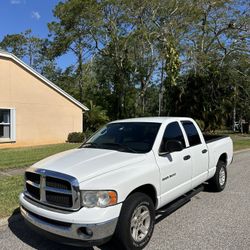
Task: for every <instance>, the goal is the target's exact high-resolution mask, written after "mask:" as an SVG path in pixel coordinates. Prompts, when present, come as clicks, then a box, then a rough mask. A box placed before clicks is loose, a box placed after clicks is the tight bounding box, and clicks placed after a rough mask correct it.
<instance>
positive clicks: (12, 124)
mask: <svg viewBox="0 0 250 250" xmlns="http://www.w3.org/2000/svg"><path fill="white" fill-rule="evenodd" d="M0 109H7V110H10V122H9V123H8V125H10V138H0V143H4V142H15V141H16V109H15V108H9V107H0ZM6 124H7V123H1V125H6Z"/></svg>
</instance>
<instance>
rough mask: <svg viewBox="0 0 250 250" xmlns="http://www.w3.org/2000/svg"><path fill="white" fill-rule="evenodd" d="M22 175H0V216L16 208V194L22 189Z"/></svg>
mask: <svg viewBox="0 0 250 250" xmlns="http://www.w3.org/2000/svg"><path fill="white" fill-rule="evenodd" d="M23 185H24V182H23V176H20V175H18V176H12V177H0V218H3V217H6V216H9V215H11V214H12V213H13V211H14V210H15V209H16V208H18V195H19V194H20V193H21V192H22V190H23Z"/></svg>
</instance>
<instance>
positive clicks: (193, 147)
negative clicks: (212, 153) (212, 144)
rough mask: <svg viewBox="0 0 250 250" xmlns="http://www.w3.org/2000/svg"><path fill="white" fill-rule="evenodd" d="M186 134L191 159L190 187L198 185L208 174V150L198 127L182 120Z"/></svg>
mask: <svg viewBox="0 0 250 250" xmlns="http://www.w3.org/2000/svg"><path fill="white" fill-rule="evenodd" d="M181 123H182V126H183V128H184V130H185V132H186V134H187V137H188V143H189V149H190V155H191V161H192V167H193V171H192V187H193V188H194V187H196V186H198V185H200V184H201V183H202V182H204V181H205V180H206V179H207V175H208V150H207V145H206V143H205V142H204V140H203V138H202V137H201V136H202V135H201V133H200V129H199V128H197V127H196V126H197V125H195V124H194V123H193V122H192V121H182V122H181Z"/></svg>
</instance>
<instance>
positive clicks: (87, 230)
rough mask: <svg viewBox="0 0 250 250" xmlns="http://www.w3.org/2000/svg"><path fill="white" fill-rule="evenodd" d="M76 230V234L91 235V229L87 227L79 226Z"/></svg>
mask: <svg viewBox="0 0 250 250" xmlns="http://www.w3.org/2000/svg"><path fill="white" fill-rule="evenodd" d="M77 231H78V234H81V235H84V236H87V237H92V236H93V231H92V230H91V229H90V228H88V227H79V228H78V229H77Z"/></svg>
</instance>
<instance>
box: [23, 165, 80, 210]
mask: <svg viewBox="0 0 250 250" xmlns="http://www.w3.org/2000/svg"><path fill="white" fill-rule="evenodd" d="M24 194H25V195H26V196H27V197H29V198H31V199H33V200H36V201H38V202H40V203H42V204H45V205H47V206H49V207H56V208H61V209H67V210H78V209H79V208H80V191H79V184H78V182H77V180H76V179H75V178H74V177H72V176H70V175H66V174H62V173H59V172H54V171H50V170H45V169H35V170H33V169H31V168H30V169H28V170H27V171H26V172H25V192H24Z"/></svg>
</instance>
